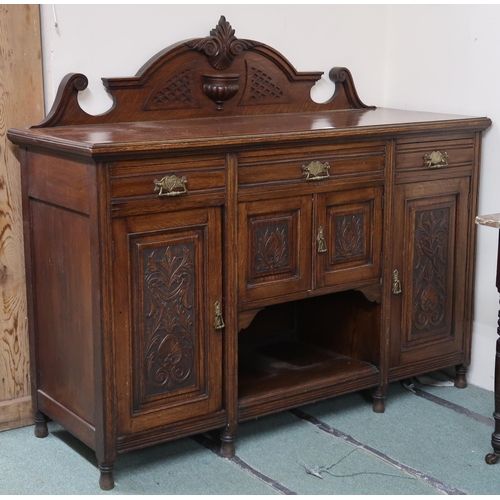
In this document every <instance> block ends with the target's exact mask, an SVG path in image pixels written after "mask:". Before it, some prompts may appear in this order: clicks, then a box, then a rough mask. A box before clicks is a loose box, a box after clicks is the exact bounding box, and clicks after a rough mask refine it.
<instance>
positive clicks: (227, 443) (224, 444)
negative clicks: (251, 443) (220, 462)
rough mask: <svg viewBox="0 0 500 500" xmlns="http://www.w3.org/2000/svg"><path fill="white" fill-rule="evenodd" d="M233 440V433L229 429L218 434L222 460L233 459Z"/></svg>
mask: <svg viewBox="0 0 500 500" xmlns="http://www.w3.org/2000/svg"><path fill="white" fill-rule="evenodd" d="M234 439H235V432H234V431H231V429H229V428H228V427H226V428H225V429H224V430H223V431H222V432H221V433H220V440H221V447H220V454H221V455H222V456H223V457H224V458H231V457H234V454H235V449H234Z"/></svg>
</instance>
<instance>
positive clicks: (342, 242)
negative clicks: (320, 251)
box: [335, 214, 365, 260]
mask: <svg viewBox="0 0 500 500" xmlns="http://www.w3.org/2000/svg"><path fill="white" fill-rule="evenodd" d="M364 240H365V238H364V214H353V215H338V216H336V217H335V260H343V259H351V258H352V257H360V256H363V255H364V254H365V241H364Z"/></svg>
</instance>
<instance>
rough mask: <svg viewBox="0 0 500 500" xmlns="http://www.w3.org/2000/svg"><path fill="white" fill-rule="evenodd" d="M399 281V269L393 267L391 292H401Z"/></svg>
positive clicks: (396, 293) (395, 293)
mask: <svg viewBox="0 0 500 500" xmlns="http://www.w3.org/2000/svg"><path fill="white" fill-rule="evenodd" d="M401 291H402V290H401V281H399V271H398V270H397V269H394V271H393V272H392V293H393V294H394V295H399V294H400V293H401Z"/></svg>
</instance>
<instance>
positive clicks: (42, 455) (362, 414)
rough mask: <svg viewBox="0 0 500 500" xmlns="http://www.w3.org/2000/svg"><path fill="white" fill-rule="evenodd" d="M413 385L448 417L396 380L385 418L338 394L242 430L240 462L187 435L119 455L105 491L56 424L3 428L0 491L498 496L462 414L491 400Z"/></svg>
mask: <svg viewBox="0 0 500 500" xmlns="http://www.w3.org/2000/svg"><path fill="white" fill-rule="evenodd" d="M416 387H417V388H419V389H420V390H422V391H425V393H426V394H427V395H428V394H431V395H434V396H437V397H438V398H440V399H441V400H445V401H449V402H451V403H453V404H454V405H455V407H454V408H455V409H452V408H447V407H445V406H443V405H442V404H438V402H435V401H429V400H428V399H426V398H425V397H421V395H420V396H419V395H417V394H413V393H411V392H409V391H407V390H406V389H404V388H403V387H401V385H400V384H399V383H398V384H393V385H391V387H390V388H389V394H388V399H387V407H386V412H385V413H384V414H376V413H373V411H372V409H371V404H370V403H369V402H367V398H366V394H350V395H347V396H342V397H338V398H333V399H329V400H327V401H323V402H321V403H317V404H314V405H308V406H305V407H302V408H301V409H300V411H298V412H283V413H279V414H276V415H271V416H269V417H264V418H261V419H258V420H253V421H249V422H245V423H242V424H241V425H240V428H239V430H238V438H237V442H236V453H237V459H235V460H228V459H224V458H221V457H220V456H218V455H217V454H216V453H213V451H211V449H210V447H206V446H203V444H201V440H197V441H195V440H194V439H192V438H185V439H180V440H177V441H173V442H170V443H165V444H162V445H157V446H154V447H151V448H146V449H143V450H138V451H134V452H130V453H126V454H123V455H120V456H119V458H118V460H117V462H116V469H115V481H116V485H115V488H114V489H113V490H111V491H109V492H104V491H102V490H100V488H99V486H98V479H99V473H98V470H97V463H96V459H95V455H94V453H93V451H92V450H90V449H89V448H87V447H86V446H85V445H83V444H82V443H80V442H79V441H78V440H77V439H75V438H74V437H72V436H71V435H70V434H69V433H68V432H66V431H65V430H64V429H62V428H61V427H60V426H59V425H57V424H55V423H53V422H51V423H49V431H50V434H49V436H48V437H47V438H45V439H37V438H35V437H34V436H33V427H25V428H22V429H15V430H11V431H6V432H3V433H0V494H3V495H6V494H26V495H32V494H36V495H54V494H80V495H94V494H102V495H116V494H119V495H120V494H121V495H128V494H134V495H137V494H145V495H146V494H152V495H166V494H168V495H181V494H194V495H237V494H246V495H274V494H287V493H288V494H290V493H296V494H299V495H306V494H318V495H335V494H337V495H346V494H361V495H366V494H378V495H384V494H408V495H433V494H442V493H443V492H448V493H450V492H452V493H453V492H454V493H457V492H459V493H460V492H462V493H466V494H476V495H478V494H488V495H492V494H500V464H498V465H487V464H486V463H485V461H484V456H485V454H486V453H488V452H490V451H491V448H490V439H491V433H492V431H493V429H492V427H491V424H488V421H487V420H485V421H483V422H481V421H479V422H478V421H477V420H475V419H474V418H472V416H471V415H470V414H468V413H467V410H469V411H470V412H476V413H478V414H480V415H484V416H485V417H491V414H492V412H493V394H492V393H491V392H488V391H485V390H483V389H480V388H478V387H474V386H469V387H468V388H467V389H465V390H459V389H455V388H454V387H427V386H422V385H418V384H417V386H416ZM462 410H463V411H462ZM301 412H302V413H301ZM306 417H307V419H309V421H308V420H307V419H304V418H306ZM314 423H316V425H315V424H314ZM204 439H205V441H206V436H205V438H204ZM212 448H213V446H212Z"/></svg>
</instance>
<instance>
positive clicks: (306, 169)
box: [302, 160, 330, 181]
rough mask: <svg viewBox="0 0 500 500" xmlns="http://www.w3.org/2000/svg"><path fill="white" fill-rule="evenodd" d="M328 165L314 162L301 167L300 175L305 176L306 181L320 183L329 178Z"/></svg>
mask: <svg viewBox="0 0 500 500" xmlns="http://www.w3.org/2000/svg"><path fill="white" fill-rule="evenodd" d="M329 170H330V165H329V164H328V162H325V163H321V162H320V161H318V160H314V161H312V162H311V163H309V165H302V175H305V176H306V181H321V180H323V179H328V177H330V172H329Z"/></svg>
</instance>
